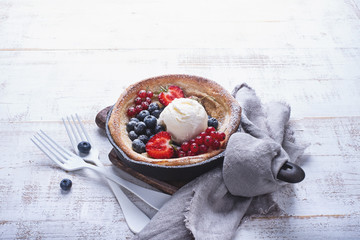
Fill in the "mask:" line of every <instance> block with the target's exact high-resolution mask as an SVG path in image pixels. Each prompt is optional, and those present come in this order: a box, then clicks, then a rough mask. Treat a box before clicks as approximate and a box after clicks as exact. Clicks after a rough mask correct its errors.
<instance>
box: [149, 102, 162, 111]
mask: <svg viewBox="0 0 360 240" xmlns="http://www.w3.org/2000/svg"><path fill="white" fill-rule="evenodd" d="M159 109H160V108H159V105H158V104H157V103H155V102H153V103H150V105H149V108H148V111H149V112H153V111H155V110H159Z"/></svg>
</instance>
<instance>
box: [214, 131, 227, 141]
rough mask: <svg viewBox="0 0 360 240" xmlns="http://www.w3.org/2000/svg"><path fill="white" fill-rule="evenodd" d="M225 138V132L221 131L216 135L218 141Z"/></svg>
mask: <svg viewBox="0 0 360 240" xmlns="http://www.w3.org/2000/svg"><path fill="white" fill-rule="evenodd" d="M225 138H226V134H225V133H223V132H218V134H217V136H216V139H217V140H219V141H220V142H221V141H224V140H225Z"/></svg>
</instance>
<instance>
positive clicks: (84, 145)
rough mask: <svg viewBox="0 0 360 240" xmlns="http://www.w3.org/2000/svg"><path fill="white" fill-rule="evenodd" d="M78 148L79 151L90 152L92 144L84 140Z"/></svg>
mask: <svg viewBox="0 0 360 240" xmlns="http://www.w3.org/2000/svg"><path fill="white" fill-rule="evenodd" d="M77 148H78V150H79V152H81V153H85V154H87V153H89V152H90V149H91V145H90V143H89V142H86V141H82V142H80V143H79V144H78V145H77Z"/></svg>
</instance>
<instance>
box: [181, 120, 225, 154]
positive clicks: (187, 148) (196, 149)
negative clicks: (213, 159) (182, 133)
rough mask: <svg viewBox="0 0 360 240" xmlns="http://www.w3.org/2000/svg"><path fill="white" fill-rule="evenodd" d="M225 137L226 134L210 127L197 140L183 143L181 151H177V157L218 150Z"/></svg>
mask: <svg viewBox="0 0 360 240" xmlns="http://www.w3.org/2000/svg"><path fill="white" fill-rule="evenodd" d="M225 137H226V135H225V133H223V132H218V131H216V129H215V128H214V127H208V128H207V129H206V130H205V132H201V133H200V134H199V135H198V136H197V137H196V138H194V139H191V140H190V141H186V142H183V143H182V144H181V147H180V149H178V151H176V156H177V157H185V156H195V155H199V154H203V153H207V152H208V151H209V148H211V149H214V150H217V149H219V148H220V146H221V142H222V141H224V140H225Z"/></svg>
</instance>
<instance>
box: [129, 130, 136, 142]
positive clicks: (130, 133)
mask: <svg viewBox="0 0 360 240" xmlns="http://www.w3.org/2000/svg"><path fill="white" fill-rule="evenodd" d="M128 135H129V138H130V140H131V141H134V140H135V139H137V138H138V135H137V134H136V133H135V131H130V132H129V134H128Z"/></svg>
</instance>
